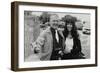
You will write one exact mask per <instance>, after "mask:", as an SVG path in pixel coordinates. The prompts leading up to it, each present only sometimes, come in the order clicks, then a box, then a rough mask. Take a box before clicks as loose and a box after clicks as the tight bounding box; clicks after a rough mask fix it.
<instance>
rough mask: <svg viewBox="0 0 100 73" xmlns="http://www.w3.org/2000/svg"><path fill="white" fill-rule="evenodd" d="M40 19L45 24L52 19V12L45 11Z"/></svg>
mask: <svg viewBox="0 0 100 73" xmlns="http://www.w3.org/2000/svg"><path fill="white" fill-rule="evenodd" d="M39 19H40V21H41V22H42V24H45V23H46V22H49V21H50V14H49V13H48V12H43V13H42V14H41V15H40V17H39Z"/></svg>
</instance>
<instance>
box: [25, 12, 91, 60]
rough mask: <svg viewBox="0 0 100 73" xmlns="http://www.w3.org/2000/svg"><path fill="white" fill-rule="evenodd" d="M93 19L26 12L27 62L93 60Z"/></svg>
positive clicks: (86, 14)
mask: <svg viewBox="0 0 100 73" xmlns="http://www.w3.org/2000/svg"><path fill="white" fill-rule="evenodd" d="M90 16H91V15H90V14H89V13H71V12H70V13H67V12H66V13H64V12H60V13H59V12H39V11H36V12H34V11H24V28H25V29H24V37H25V39H24V40H25V41H24V49H25V54H24V55H25V56H24V58H25V61H51V60H69V59H88V58H90V35H91V28H90Z"/></svg>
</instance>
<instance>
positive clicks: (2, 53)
mask: <svg viewBox="0 0 100 73" xmlns="http://www.w3.org/2000/svg"><path fill="white" fill-rule="evenodd" d="M12 1H15V0H0V73H14V72H13V71H11V70H10V61H11V60H10V59H11V57H10V56H11V55H10V54H11V11H10V9H11V5H10V3H11V2H12ZM19 1H28V2H44V3H61V4H75V5H92V6H98V7H99V8H98V13H100V5H99V3H100V0H19ZM99 16H100V15H99V14H98V19H99ZM99 23H100V22H99V21H98V28H99V27H100V25H99ZM99 31H100V29H98V37H100V33H99ZM98 41H99V42H100V39H98ZM99 42H98V43H99ZM99 48H100V46H99V45H98V52H100V50H99ZM98 55H100V53H99V54H98ZM98 60H99V61H100V58H99V59H98ZM99 65H100V63H99ZM33 72H34V73H41V72H43V73H51V72H59V73H85V72H88V73H99V72H100V66H98V67H86V68H70V69H55V70H40V71H26V72H25V73H33ZM22 73H24V72H22Z"/></svg>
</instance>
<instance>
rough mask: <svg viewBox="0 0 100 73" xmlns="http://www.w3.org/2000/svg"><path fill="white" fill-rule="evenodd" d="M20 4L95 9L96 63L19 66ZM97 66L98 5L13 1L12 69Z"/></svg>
mask: <svg viewBox="0 0 100 73" xmlns="http://www.w3.org/2000/svg"><path fill="white" fill-rule="evenodd" d="M19 5H27V6H28V5H30V6H32V5H35V6H49V7H62V8H66V7H67V8H80V9H81V8H82V9H94V10H95V64H84V65H64V66H52V67H34V68H19V62H18V60H19V56H18V55H19V49H18V46H19V45H18V42H19V37H18V36H19V32H18V30H19V23H18V22H19V21H18V18H19V16H18V12H19V11H18V10H19V7H18V6H19ZM92 66H97V7H96V6H83V5H68V4H50V3H35V2H18V1H15V2H12V3H11V70H13V71H27V70H47V69H60V68H76V67H92Z"/></svg>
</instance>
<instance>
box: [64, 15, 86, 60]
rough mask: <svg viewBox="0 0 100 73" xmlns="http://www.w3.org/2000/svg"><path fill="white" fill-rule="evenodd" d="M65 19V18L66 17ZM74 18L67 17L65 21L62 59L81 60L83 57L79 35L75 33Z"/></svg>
mask: <svg viewBox="0 0 100 73" xmlns="http://www.w3.org/2000/svg"><path fill="white" fill-rule="evenodd" d="M66 17H67V16H66ZM75 22H76V20H75V17H72V16H70V15H68V18H67V19H66V20H65V29H64V32H63V34H64V37H65V48H64V51H63V53H64V54H63V57H62V59H83V58H85V57H83V56H84V54H83V53H82V48H81V42H80V39H79V34H78V32H77V27H76V26H75Z"/></svg>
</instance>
